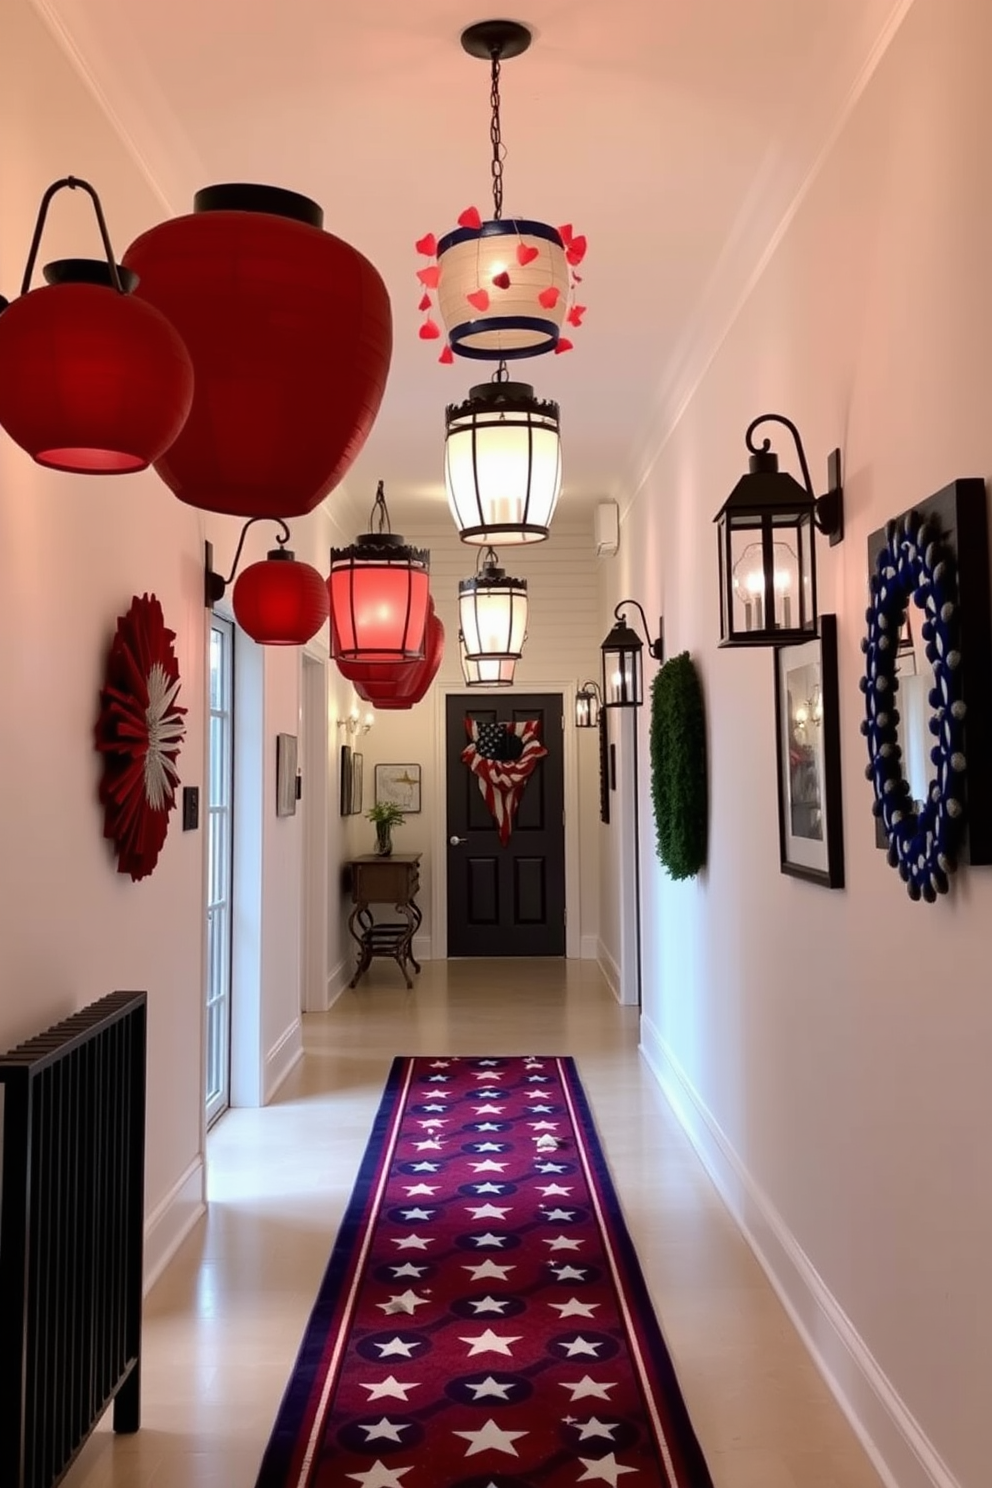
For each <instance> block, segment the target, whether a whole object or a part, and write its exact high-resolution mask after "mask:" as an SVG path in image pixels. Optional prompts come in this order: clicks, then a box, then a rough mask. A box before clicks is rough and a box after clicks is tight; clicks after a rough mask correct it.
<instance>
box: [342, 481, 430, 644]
mask: <svg viewBox="0 0 992 1488" xmlns="http://www.w3.org/2000/svg"><path fill="white" fill-rule="evenodd" d="M377 518H378V524H379V530H378V531H377V532H366V533H364V534H363V535H362V536H361V537H359V538H357V539H356V541H355V542H354V543H352V545H351V547H349V548H332V549H331V572H330V576H329V578H328V580H327V587H328V592H329V594H330V597H331V625H332V636H333V647H334V658H335V660H336V661H338V662H340V661H359V662H375V663H383V662H398V661H399V662H402V661H420V660H422V658H423V656H424V636H425V631H426V627H427V609H428V604H429V602H430V579H429V574H428V568H429V563H430V554H429V553H428V552H427V551H426V550H425V549H423V548H411V547H408V546H407V544H406V543H404V541H403V539H402V538H401V537H400V536H399V535H398V534H397V533H395V532H390V531H389V530H388V526H389V513H388V512H387V510H386V500H385V496H384V494H383V483H382V481H380V482H379V486H378V489H377V491H376V496H375V503H374V505H373V508H372V516H371V517H370V520H369V525H370V526H372V525H373V523H374V522H375V521H376V519H377Z"/></svg>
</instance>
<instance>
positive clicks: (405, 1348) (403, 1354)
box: [376, 1335, 421, 1359]
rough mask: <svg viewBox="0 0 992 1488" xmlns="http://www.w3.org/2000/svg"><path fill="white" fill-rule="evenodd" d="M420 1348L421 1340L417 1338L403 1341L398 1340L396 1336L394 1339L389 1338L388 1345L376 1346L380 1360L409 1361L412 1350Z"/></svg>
mask: <svg viewBox="0 0 992 1488" xmlns="http://www.w3.org/2000/svg"><path fill="white" fill-rule="evenodd" d="M420 1346H421V1340H420V1339H419V1338H410V1339H405V1338H400V1337H399V1336H398V1335H397V1337H396V1338H391V1339H390V1340H389V1342H388V1343H377V1344H376V1348H377V1349H378V1350H379V1358H380V1359H393V1358H399V1359H409V1358H411V1357H412V1355H413V1350H414V1349H415V1348H420Z"/></svg>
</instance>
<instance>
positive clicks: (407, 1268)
mask: <svg viewBox="0 0 992 1488" xmlns="http://www.w3.org/2000/svg"><path fill="white" fill-rule="evenodd" d="M389 1269H390V1271H392V1273H393V1275H394V1276H395V1277H396V1279H397V1281H399V1279H400V1277H401V1276H423V1274H424V1272H425V1271H426V1270H427V1267H426V1266H414V1265H411V1263H410V1262H409V1261H407V1262H406V1264H405V1265H403V1266H390V1268H389ZM559 1279H560V1278H559Z"/></svg>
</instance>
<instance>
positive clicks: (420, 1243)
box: [393, 1235, 433, 1250]
mask: <svg viewBox="0 0 992 1488" xmlns="http://www.w3.org/2000/svg"><path fill="white" fill-rule="evenodd" d="M432 1240H433V1237H428V1238H427V1239H426V1240H425V1239H424V1237H423V1235H404V1236H402V1238H398V1237H397V1236H396V1235H394V1236H393V1244H394V1245H395V1246H396V1248H397V1250H426V1249H427V1247H428V1245H430V1244H431V1243H432Z"/></svg>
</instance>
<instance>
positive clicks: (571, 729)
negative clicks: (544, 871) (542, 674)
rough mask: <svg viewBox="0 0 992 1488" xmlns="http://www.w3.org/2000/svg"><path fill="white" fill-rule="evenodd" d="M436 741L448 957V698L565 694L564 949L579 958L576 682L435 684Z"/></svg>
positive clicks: (435, 914)
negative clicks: (507, 685) (494, 685)
mask: <svg viewBox="0 0 992 1488" xmlns="http://www.w3.org/2000/svg"><path fill="white" fill-rule="evenodd" d="M433 690H434V694H435V704H434V706H435V726H434V738H435V746H436V756H435V779H436V780H437V782H438V810H437V813H436V816H435V821H434V852H433V869H434V872H433V875H432V877H433V893H432V897H431V955H432V956H433V957H434V958H435V960H441V961H443V960H445V959H446V957H447V955H448V831H447V827H448V821H447V817H448V806H447V774H446V746H447V738H446V731H447V718H446V713H447V701H448V698H449V697H450V696H451V695H452V694H453V693H464V694H465V695H466V696H469V695H476V694H477V695H478V697H479V699H480V701H481V702H484V701H485V700H486V699H487V698H492V699H493V700H494V701H499V700H500V699H501V698H513V697H515V696H524V697H526V696H527V694H528V693H539V692H544V693H553V694H555V695H558V694H560V696H561V721H562V745H563V749H562V754H563V762H564V768H565V955H566V956H567V957H569V958H570V959H573V960H578V959H579V957H580V955H581V953H582V926H581V924H580V923H579V920H580V915H581V907H582V899H581V886H580V883H579V768H578V763H579V760H578V750H577V748H576V743H575V682H574V681H571V682H562V681H558V682H531V681H528V682H527V683H526V684H524V683H521V684H520V686H519V687H511V688H505V687H501V688H498V689H496V688H493V689H492V690H491V691H487V689H486V688H484V687H466V685H465V683H464V682H461V683H457V682H443V683H440V684H435V686H434V689H433Z"/></svg>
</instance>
